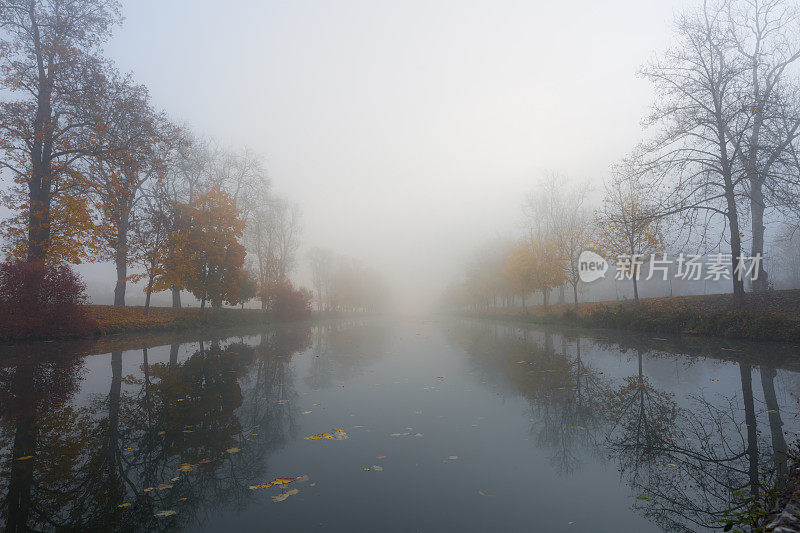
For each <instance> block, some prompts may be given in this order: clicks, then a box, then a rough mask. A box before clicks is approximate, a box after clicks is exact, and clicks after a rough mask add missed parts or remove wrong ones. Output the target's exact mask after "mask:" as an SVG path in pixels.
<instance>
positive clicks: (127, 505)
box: [117, 502, 131, 507]
mask: <svg viewBox="0 0 800 533" xmlns="http://www.w3.org/2000/svg"><path fill="white" fill-rule="evenodd" d="M130 506H131V504H130V502H125V503H121V504H119V505H117V507H130Z"/></svg>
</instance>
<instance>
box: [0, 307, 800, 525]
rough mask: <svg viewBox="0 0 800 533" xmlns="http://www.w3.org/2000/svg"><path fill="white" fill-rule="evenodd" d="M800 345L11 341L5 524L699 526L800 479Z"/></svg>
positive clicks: (327, 332) (363, 325) (423, 328)
mask: <svg viewBox="0 0 800 533" xmlns="http://www.w3.org/2000/svg"><path fill="white" fill-rule="evenodd" d="M798 353H800V350H798V348H797V347H795V346H787V345H768V344H740V343H735V342H731V341H724V340H709V339H685V338H680V337H675V338H671V337H670V338H661V337H656V338H654V337H653V336H652V335H649V334H645V335H642V334H638V335H629V334H620V333H618V332H603V331H599V332H598V331H580V330H549V329H542V328H540V327H519V326H513V325H508V324H496V323H489V322H482V321H469V320H448V319H441V320H438V319H437V320H428V321H422V320H419V321H414V320H388V319H365V320H341V321H332V322H322V323H311V324H294V325H290V326H280V327H271V328H269V329H266V330H263V331H253V330H249V331H227V332H225V331H223V332H219V331H211V330H209V331H205V332H198V333H190V334H187V333H183V334H177V335H176V334H171V335H161V336H159V335H152V334H151V335H144V336H142V335H139V336H119V337H113V338H108V339H101V340H100V341H97V342H89V341H86V342H73V343H40V344H30V345H17V346H8V347H3V348H0V415H1V416H2V420H1V421H0V424H1V425H0V469H1V470H0V497H1V498H2V500H1V502H0V506H1V507H0V511H1V513H2V514H0V525H3V526H4V527H5V528H7V529H8V530H11V531H23V530H27V529H33V530H38V531H42V530H45V531H49V530H58V529H71V530H187V531H254V530H257V531H267V530H275V531H315V530H320V531H434V532H438V531H523V530H525V531H573V530H574V531H610V532H611V531H613V532H619V531H637V532H639V531H643V532H644V531H665V530H666V531H695V530H699V531H703V530H705V529H706V526H715V525H716V526H717V527H718V524H716V523H715V520H718V519H719V518H720V517H721V513H722V512H723V511H724V510H725V509H729V508H732V507H735V506H737V505H740V502H741V498H742V497H741V496H739V495H738V494H742V493H746V492H751V491H752V492H755V491H763V487H764V486H768V485H770V484H773V483H774V480H775V479H776V478H777V477H779V476H782V475H783V474H784V473H785V468H786V453H787V449H789V450H791V449H793V448H794V445H795V441H796V435H797V431H798V429H800V427H798V426H800V424H799V423H798V413H799V412H800V409H799V408H798V397H800V359H798V357H797V355H798ZM313 436H317V438H311V439H310V438H308V437H313ZM280 478H287V479H283V480H281V479H280ZM289 478H291V481H288V482H287V480H288V479H289ZM276 480H277V483H274V482H275V481H276Z"/></svg>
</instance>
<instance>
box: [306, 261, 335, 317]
mask: <svg viewBox="0 0 800 533" xmlns="http://www.w3.org/2000/svg"><path fill="white" fill-rule="evenodd" d="M308 262H309V264H310V265H311V282H312V283H313V285H314V291H315V292H316V293H317V309H318V310H320V311H322V310H323V309H324V308H326V307H327V306H328V296H329V292H330V288H331V282H332V280H333V267H334V263H333V251H332V250H330V249H327V248H312V249H311V250H310V251H309V252H308Z"/></svg>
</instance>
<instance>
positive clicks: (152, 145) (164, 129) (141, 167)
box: [87, 72, 180, 306]
mask: <svg viewBox="0 0 800 533" xmlns="http://www.w3.org/2000/svg"><path fill="white" fill-rule="evenodd" d="M105 85H106V89H105V90H104V91H103V95H104V96H103V98H102V99H101V101H100V102H99V103H98V104H97V105H98V106H99V107H100V108H101V114H102V116H103V117H104V118H103V120H102V121H101V123H100V125H99V126H98V127H97V128H96V134H95V141H94V144H95V145H96V146H97V152H96V154H95V155H94V157H92V159H91V162H90V163H91V164H90V170H89V172H87V177H88V183H89V186H90V187H91V190H92V192H93V194H94V197H95V199H96V204H97V209H98V211H99V213H100V214H101V216H102V235H103V240H104V242H105V244H106V250H107V254H106V255H107V257H108V258H109V259H111V260H113V261H114V264H115V267H116V274H117V276H116V284H115V287H114V305H122V306H124V305H125V291H126V287H127V281H128V279H129V276H128V266H129V265H130V264H131V263H132V260H133V257H132V253H131V252H132V250H131V245H130V242H129V240H130V233H131V229H132V228H131V224H132V221H133V220H134V218H136V216H137V214H136V209H137V208H138V207H139V206H140V204H141V203H142V197H143V192H144V189H143V188H144V185H145V183H147V182H148V181H149V180H152V181H159V180H163V179H165V177H166V169H167V164H168V163H167V160H168V158H169V156H170V152H171V150H172V143H174V142H179V141H180V138H179V132H178V130H177V128H175V127H173V126H172V125H171V124H170V123H169V121H168V120H167V119H166V118H165V117H164V116H163V115H162V114H159V113H156V112H155V111H154V110H153V109H152V108H151V106H150V104H149V95H148V92H147V89H146V88H145V87H144V86H142V85H137V84H135V83H133V81H132V80H131V78H130V76H126V77H120V76H119V75H117V74H116V73H114V72H111V73H109V76H108V81H107V82H106V84H105ZM155 215H156V216H158V217H159V220H158V222H157V223H158V230H159V231H164V230H165V226H164V225H163V220H161V217H160V215H158V214H155ZM143 223H144V224H147V223H146V222H143ZM151 229H152V228H151Z"/></svg>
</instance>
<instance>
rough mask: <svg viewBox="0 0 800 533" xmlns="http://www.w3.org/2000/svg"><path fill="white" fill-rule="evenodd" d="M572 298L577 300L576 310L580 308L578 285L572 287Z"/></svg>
mask: <svg viewBox="0 0 800 533" xmlns="http://www.w3.org/2000/svg"><path fill="white" fill-rule="evenodd" d="M572 296H573V298H575V309H577V308H578V284H577V283H575V284H573V285H572Z"/></svg>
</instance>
